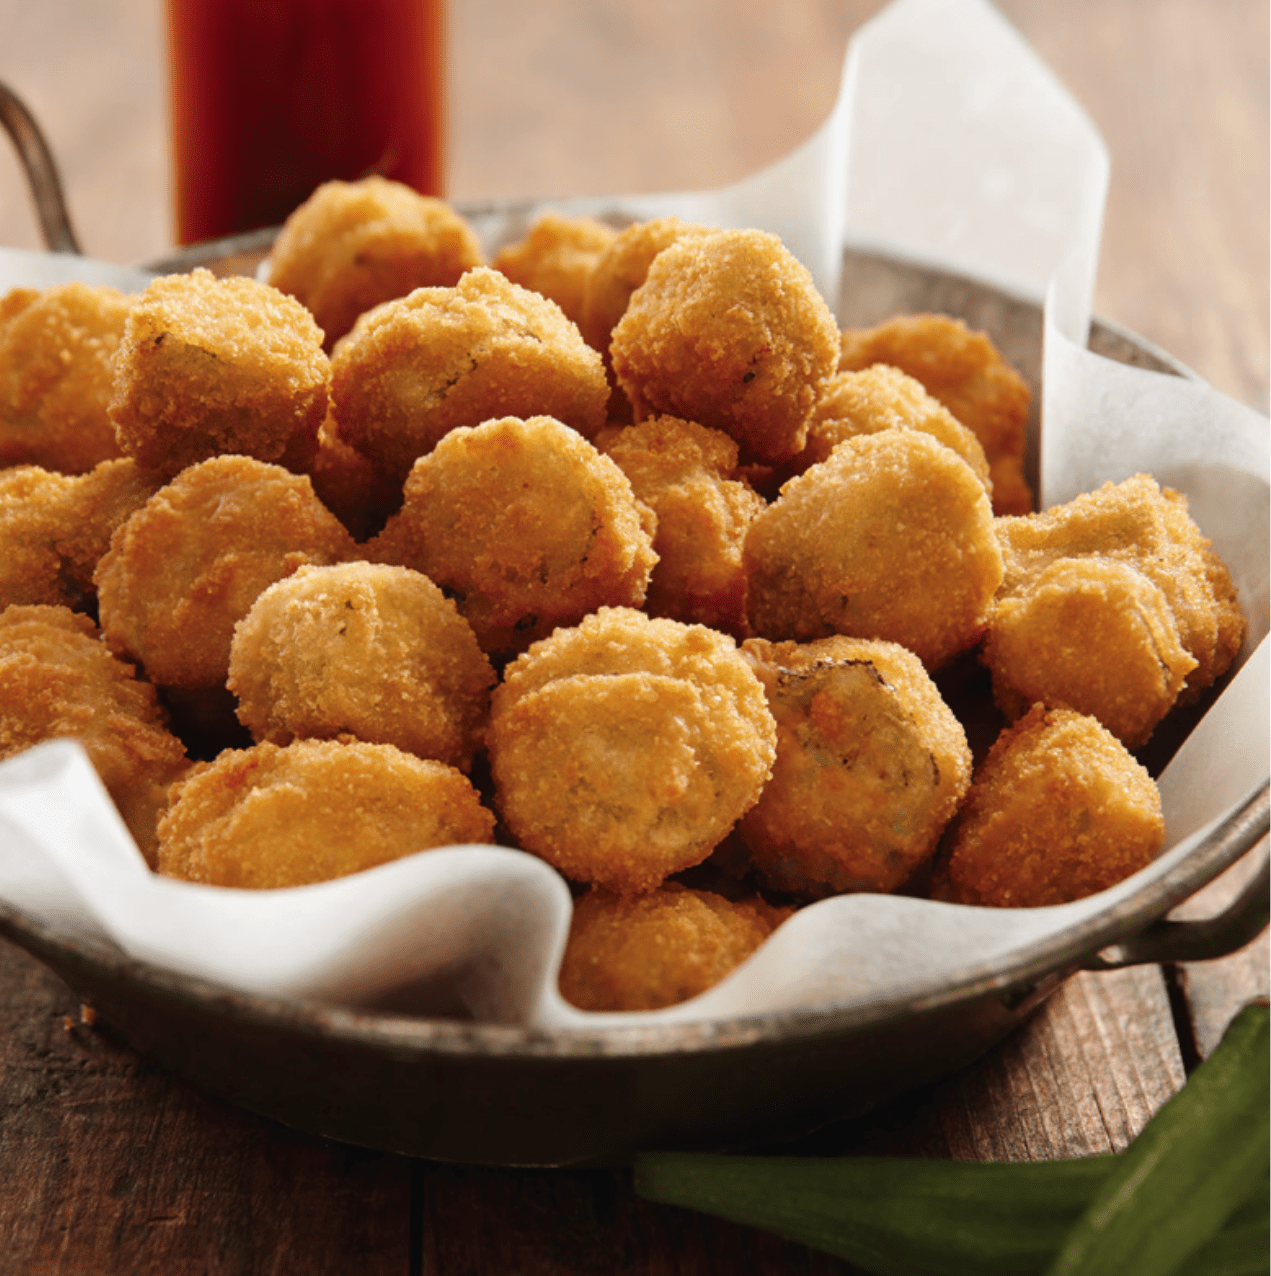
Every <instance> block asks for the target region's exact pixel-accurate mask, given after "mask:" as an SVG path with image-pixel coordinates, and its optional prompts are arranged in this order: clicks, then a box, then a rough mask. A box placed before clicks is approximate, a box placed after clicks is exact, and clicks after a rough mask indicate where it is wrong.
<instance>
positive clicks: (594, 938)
mask: <svg viewBox="0 0 1271 1276" xmlns="http://www.w3.org/2000/svg"><path fill="white" fill-rule="evenodd" d="M793 911H794V910H793V909H790V908H774V907H773V906H772V905H770V904H767V903H765V902H764V901H763V900H762V899H749V900H742V901H739V902H736V903H734V902H733V901H732V900H728V899H725V898H724V897H723V896H722V895H716V894H715V893H714V892H712V891H700V890H690V889H689V888H688V887H685V886H680V885H679V884H678V883H676V882H667V883H666V884H665V885H663V886H660V887H659V888H658V889H657V890H656V891H654V892H653V893H652V894H649V895H642V896H639V897H638V898H635V899H628V898H624V897H623V896H621V895H615V894H613V893H612V892H611V891H606V890H603V889H602V888H600V887H593V888H592V889H591V890H590V891H588V892H587V894H586V895H584V896H583V897H582V899H580V900H578V902H577V903H576V904H575V905H574V917H573V922H572V923H571V925H570V929H569V943H568V944H567V945H566V948H565V956H564V958H563V959H562V961H561V968H560V991H561V996H562V997H564V998H565V1000H566V1001H568V1002H570V1003H572V1004H573V1005H575V1006H577V1007H578V1008H579V1009H580V1010H661V1009H662V1008H663V1007H664V1006H674V1005H676V1004H677V1003H678V1002H681V1001H687V1000H688V999H689V998H690V997H696V996H698V995H699V994H700V993H703V992H705V991H706V990H707V989H708V988H712V987H714V985H715V984H717V983H719V981H720V980H721V979H723V978H724V976H725V975H728V974H730V973H731V972H732V971H733V970H734V969H735V968H736V967H737V966H739V965H740V964H741V963H742V962H743V961H745V960H746V958H747V957H749V956H750V954H751V953H753V952H754V951H755V949H756V948H758V947H759V945H760V944H762V943H763V942H764V940H765V939H767V938H768V936H769V935H771V934H772V932H773V931H774V930H776V928H777V927H778V926H780V925H781V923H782V922H783V921H785V920H786V919H787V918H788V917H789V916H791V914H792V913H793Z"/></svg>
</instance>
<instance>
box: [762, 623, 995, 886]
mask: <svg viewBox="0 0 1271 1276" xmlns="http://www.w3.org/2000/svg"><path fill="white" fill-rule="evenodd" d="M741 650H742V654H743V655H744V656H746V657H747V658H748V659H749V660H750V662H751V665H752V667H753V668H754V670H755V672H756V673H757V674H758V675H759V678H760V681H761V682H762V683H763V684H764V691H765V692H766V694H767V697H768V707H769V709H771V710H772V714H773V717H774V718H775V719H776V722H777V760H776V762H774V763H773V767H772V779H771V780H769V781H768V783H767V785H766V786H765V787H764V791H763V793H762V794H760V796H759V801H758V802H757V803H756V804H755V805H754V806H753V807H752V808H751V809H750V810H749V811H748V812H747V813H746V815H745V816H743V817H742V821H741V824H740V825H739V826H738V831H739V833H740V834H741V837H742V840H743V841H744V842H745V843H746V846H747V847H748V849H749V851H750V854H751V860H752V863H753V865H754V867H755V868H756V869H758V871H759V873H760V875H761V876H762V877H763V878H764V879H765V880H767V881H768V882H769V883H770V884H771V885H772V886H774V887H776V888H777V889H780V890H792V891H802V892H809V893H812V894H817V895H825V894H829V893H831V892H836V891H893V890H895V889H896V888H897V887H899V886H901V885H903V884H904V882H905V881H906V880H907V879H908V878H909V877H910V876H912V874H913V873H914V871H915V870H916V869H917V868H918V867H919V866H920V865H921V864H923V863H924V862H925V861H926V860H927V859H929V858H930V857H931V855H932V854H934V852H935V849H936V845H937V843H938V842H939V840H940V835H941V834H942V833H943V832H944V828H945V825H946V824H948V822H949V820H950V819H951V818H952V816H953V813H954V811H955V810H956V809H957V806H958V803H959V802H960V801H961V800H962V797H963V795H964V794H965V793H966V790H967V786H968V785H969V784H970V783H971V750H970V749H969V748H968V747H967V740H966V733H965V732H964V731H963V729H962V726H961V724H960V723H959V722H958V720H957V718H955V717H954V716H953V714H952V712H951V711H950V710H949V708H948V706H947V705H946V704H945V702H944V701H943V700H942V699H941V697H940V692H939V691H938V690H937V689H936V685H935V683H933V682H932V681H931V679H930V678H929V677H928V676H927V673H926V670H924V669H923V667H922V662H921V661H920V660H919V659H918V658H917V656H915V655H914V654H913V653H912V652H909V651H906V650H905V649H904V648H903V647H900V646H897V645H896V644H895V643H890V642H870V641H866V640H863V639H856V638H842V637H836V638H824V639H821V640H820V641H818V642H812V643H807V644H806V645H802V646H800V645H799V644H798V643H793V642H783V643H770V642H765V641H763V640H762V639H756V638H752V639H750V640H749V641H748V642H745V643H743V644H742V648H741Z"/></svg>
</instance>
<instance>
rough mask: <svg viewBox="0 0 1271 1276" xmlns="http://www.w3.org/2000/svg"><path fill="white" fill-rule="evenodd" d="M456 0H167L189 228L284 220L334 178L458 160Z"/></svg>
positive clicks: (432, 185) (423, 177) (202, 234)
mask: <svg viewBox="0 0 1271 1276" xmlns="http://www.w3.org/2000/svg"><path fill="white" fill-rule="evenodd" d="M443 9H444V0H167V19H168V66H169V93H170V110H171V119H172V142H173V152H174V168H175V176H176V192H175V205H176V233H177V240H178V241H179V242H180V243H182V244H190V243H194V242H196V241H198V240H202V239H211V238H215V237H218V236H221V235H228V234H234V233H236V232H238V231H244V230H252V229H255V228H256V227H259V226H272V225H277V224H278V223H280V222H281V221H283V220H284V219H285V218H286V216H287V214H288V213H290V212H291V211H292V209H294V208H295V207H296V206H297V205H298V204H300V203H302V202H303V201H304V200H305V199H307V198H308V197H309V195H310V194H312V192H313V190H314V188H315V187H316V186H318V185H319V184H320V183H321V182H324V181H327V180H329V179H331V178H342V179H344V180H346V181H351V180H354V179H356V178H359V177H365V176H368V175H369V174H372V173H378V174H379V175H381V176H383V177H389V178H392V179H394V180H396V181H399V182H404V183H406V184H407V185H409V186H413V187H414V188H415V189H416V190H418V191H420V192H421V193H423V194H426V195H439V194H441V193H442V187H443V181H444V173H443V165H444V155H443V136H444V129H443V104H444V70H445V49H444V39H445V36H444V24H443V17H444V14H443Z"/></svg>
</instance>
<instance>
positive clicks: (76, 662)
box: [0, 606, 189, 867]
mask: <svg viewBox="0 0 1271 1276" xmlns="http://www.w3.org/2000/svg"><path fill="white" fill-rule="evenodd" d="M61 738H71V739H75V740H78V741H79V743H80V744H81V745H83V747H84V751H85V752H86V753H87V754H88V757H89V760H90V761H91V762H92V764H93V766H94V768H95V769H96V771H97V774H98V775H99V776H100V777H101V781H102V783H103V784H104V785H105V786H106V791H107V792H108V793H109V794H110V796H111V798H112V799H113V800H114V803H115V805H116V806H117V807H118V808H119V812H120V814H121V815H122V816H123V819H124V822H125V823H126V824H127V825H128V829H129V831H130V832H131V833H132V836H133V838H134V840H135V841H136V843H137V845H138V846H139V847H140V848H141V851H142V854H144V855H145V857H146V859H147V860H148V861H149V862H150V864H151V866H152V867H153V865H154V864H155V862H156V860H155V822H156V820H157V819H158V817H159V813H160V811H161V810H162V809H163V806H164V803H165V802H166V800H167V790H168V786H169V785H170V784H171V783H172V782H173V781H175V780H176V779H177V778H178V777H179V776H181V775H182V774H184V772H185V770H186V768H187V767H188V766H189V761H188V760H187V758H186V756H185V746H184V745H183V744H182V743H181V741H180V740H178V739H177V738H176V736H174V735H173V734H172V733H171V732H170V731H169V730H168V719H167V714H166V713H165V712H164V710H163V707H162V705H160V703H159V700H158V696H157V695H156V693H155V689H154V687H152V686H151V685H150V684H149V683H148V682H143V681H141V680H140V679H139V678H138V677H137V676H136V670H135V669H134V668H133V667H132V665H130V664H127V663H126V662H125V661H123V660H119V659H117V658H116V657H115V656H112V655H111V653H110V650H109V649H108V648H107V647H106V645H105V644H104V643H103V642H102V641H101V638H100V635H99V634H98V632H97V626H96V625H94V624H93V622H92V621H91V620H90V619H89V618H88V617H87V616H83V615H80V614H78V613H76V612H72V611H70V610H69V609H68V608H66V607H43V606H39V607H18V606H14V607H8V608H6V609H5V610H4V611H3V612H0V758H7V757H10V756H11V755H13V754H15V753H20V752H21V751H22V750H23V749H28V748H30V747H31V746H32V745H35V744H39V743H41V742H42V741H45V740H55V739H61Z"/></svg>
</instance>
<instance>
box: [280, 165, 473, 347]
mask: <svg viewBox="0 0 1271 1276" xmlns="http://www.w3.org/2000/svg"><path fill="white" fill-rule="evenodd" d="M484 260H485V258H484V257H483V255H482V252H481V241H480V240H479V239H478V238H477V234H476V232H475V231H474V230H473V229H472V227H471V226H469V225H468V223H467V222H466V221H465V220H464V219H463V218H462V217H461V216H460V215H459V214H458V213H457V212H455V211H454V209H452V208H451V207H450V206H449V205H448V204H446V203H445V202H444V201H442V200H440V199H433V198H431V197H430V196H427V195H420V194H419V193H418V192H417V191H414V190H412V189H411V188H410V187H409V186H403V185H402V183H401V182H392V181H389V180H388V179H387V178H383V177H377V176H371V177H364V178H362V179H360V180H359V181H356V182H339V181H333V182H324V183H323V184H322V185H321V186H319V187H318V189H317V190H315V191H314V192H313V194H312V195H310V196H309V198H308V199H307V200H305V202H304V203H303V204H301V205H300V207H299V208H297V209H296V210H295V212H293V213H292V214H291V216H290V217H288V218H287V220H286V222H285V223H284V224H283V228H282V230H281V231H280V232H279V235H278V238H277V239H276V240H275V241H274V245H273V248H272V249H270V253H269V282H270V283H271V284H272V285H273V286H274V287H275V288H278V289H280V290H281V291H283V292H285V293H289V294H290V295H291V296H293V297H295V298H296V300H297V301H299V302H300V303H301V304H302V305H304V306H305V307H307V308H308V309H309V310H310V311H311V312H312V314H313V317H314V319H316V320H317V322H318V327H319V328H321V329H322V331H323V333H324V334H325V345H326V348H327V349H328V350H330V349H331V347H332V346H333V345H335V343H336V342H337V341H338V340H339V339H340V338H341V337H342V336H344V334H345V333H346V332H348V331H349V329H350V328H352V327H353V324H354V322H355V321H356V319H357V317H358V315H360V314H362V313H363V312H364V311H367V310H370V309H371V308H372V307H373V306H378V305H379V304H380V303H381V302H384V301H391V300H392V299H393V298H394V297H404V296H406V294H407V293H409V292H413V291H414V290H415V289H416V288H436V287H443V288H449V287H452V286H453V285H454V284H457V283H458V282H459V277H460V276H461V275H462V274H463V272H464V271H465V270H470V269H471V268H472V267H473V266H480V265H481V264H482V263H483V261H484Z"/></svg>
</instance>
